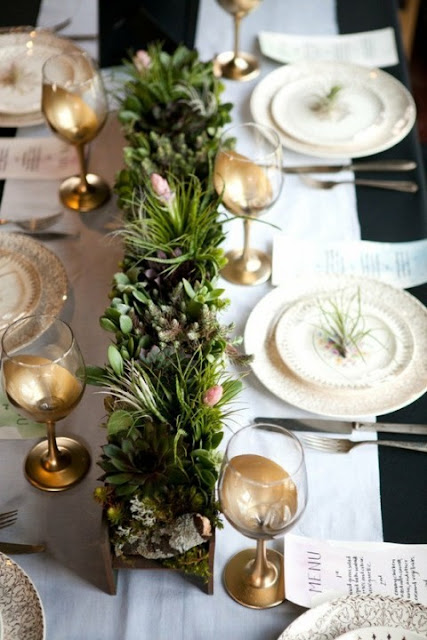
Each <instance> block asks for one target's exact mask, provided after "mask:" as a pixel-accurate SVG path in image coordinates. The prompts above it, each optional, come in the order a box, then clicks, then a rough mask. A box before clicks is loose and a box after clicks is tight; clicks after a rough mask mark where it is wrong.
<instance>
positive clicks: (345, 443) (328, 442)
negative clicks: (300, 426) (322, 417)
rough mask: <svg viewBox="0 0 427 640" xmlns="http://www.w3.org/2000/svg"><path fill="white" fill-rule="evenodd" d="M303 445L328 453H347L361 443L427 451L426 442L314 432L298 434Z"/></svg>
mask: <svg viewBox="0 0 427 640" xmlns="http://www.w3.org/2000/svg"><path fill="white" fill-rule="evenodd" d="M298 437H299V438H300V440H301V442H302V443H303V445H305V446H307V447H309V448H310V449H317V450H318V451H324V452H329V453H348V452H349V451H351V449H353V448H354V447H358V446H360V445H362V444H374V445H376V446H379V447H395V448H396V449H410V450H411V451H423V452H424V453H427V442H406V441H402V440H359V441H353V440H348V439H346V438H325V437H324V436H319V435H314V434H311V433H310V434H304V435H300V436H298Z"/></svg>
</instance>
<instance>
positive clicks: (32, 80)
mask: <svg viewBox="0 0 427 640" xmlns="http://www.w3.org/2000/svg"><path fill="white" fill-rule="evenodd" d="M78 51H81V49H80V47H78V46H77V45H75V44H74V43H73V42H72V41H71V40H67V39H66V38H60V37H59V36H57V35H55V34H54V33H52V32H50V31H44V30H42V29H34V28H32V27H22V28H12V29H2V30H0V126H2V127H13V126H30V125H34V124H39V123H41V122H43V115H42V113H41V88H42V67H43V64H44V63H45V62H46V60H47V59H48V58H50V57H51V56H54V55H58V54H60V53H66V52H68V53H76V52H78Z"/></svg>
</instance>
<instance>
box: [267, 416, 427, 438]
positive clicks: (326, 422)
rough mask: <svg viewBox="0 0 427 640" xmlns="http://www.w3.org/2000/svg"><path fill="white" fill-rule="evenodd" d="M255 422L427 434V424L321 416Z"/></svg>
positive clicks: (336, 430)
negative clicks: (355, 420) (360, 420)
mask: <svg viewBox="0 0 427 640" xmlns="http://www.w3.org/2000/svg"><path fill="white" fill-rule="evenodd" d="M255 422H266V423H269V424H278V425H280V426H282V427H285V428H286V429H290V430H292V431H324V432H327V433H353V432H355V431H360V432H362V433H363V432H366V431H370V432H376V433H400V434H402V433H409V434H413V435H424V436H427V425H425V424H405V423H402V424H400V423H396V422H352V421H345V420H332V419H319V418H255Z"/></svg>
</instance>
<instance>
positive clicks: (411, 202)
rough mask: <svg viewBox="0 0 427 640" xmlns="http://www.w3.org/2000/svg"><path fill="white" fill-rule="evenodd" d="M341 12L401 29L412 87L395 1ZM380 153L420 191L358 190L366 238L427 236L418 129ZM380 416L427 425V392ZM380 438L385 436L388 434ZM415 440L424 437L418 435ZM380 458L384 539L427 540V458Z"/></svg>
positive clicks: (397, 72) (422, 289) (347, 23)
mask: <svg viewBox="0 0 427 640" xmlns="http://www.w3.org/2000/svg"><path fill="white" fill-rule="evenodd" d="M337 10H338V23H339V28H340V32H341V33H352V32H357V31H369V30H371V29H380V28H382V27H388V26H392V27H394V28H395V32H396V36H397V41H398V47H399V57H400V60H401V63H400V64H398V65H396V66H394V67H391V68H388V69H387V71H388V72H389V73H391V74H392V75H393V76H395V77H396V78H397V79H398V80H400V81H401V82H403V83H404V84H405V85H406V86H410V81H409V76H408V69H407V65H406V62H405V57H404V53H403V48H402V43H401V40H400V37H399V33H400V32H399V25H398V13H397V5H396V4H395V2H394V0H368V1H360V2H354V0H337ZM379 156H381V157H383V158H411V159H413V160H416V161H417V162H418V170H417V174H416V180H417V182H418V184H419V185H420V190H419V192H418V193H417V194H403V193H394V192H386V191H384V192H380V191H375V189H371V190H369V189H358V190H357V208H358V214H359V220H360V225H361V230H362V238H363V239H364V240H375V241H380V242H381V241H382V242H404V241H410V240H418V239H421V238H425V237H427V192H426V184H425V173H424V171H425V169H424V167H423V160H422V153H421V146H420V143H419V138H418V134H417V130H416V128H415V129H414V130H413V131H412V132H411V133H410V134H409V135H408V136H407V137H406V138H405V139H404V140H402V142H400V143H399V144H398V145H396V146H395V147H393V148H392V149H389V150H388V151H385V152H383V153H381V154H379ZM403 177H404V176H402V178H403ZM410 293H412V294H413V295H414V296H416V297H417V298H418V299H419V300H421V301H422V302H423V304H425V305H427V285H422V286H419V287H415V288H413V289H411V290H410ZM426 331H427V326H426ZM426 361H427V353H426ZM378 419H379V420H388V421H390V422H399V423H404V422H415V423H424V424H426V423H427V394H424V396H423V397H422V398H420V399H419V400H417V401H416V402H413V403H412V404H410V405H409V406H407V407H405V408H403V409H400V410H399V411H395V412H393V413H391V414H389V415H386V416H379V418H378ZM379 437H380V438H381V437H382V438H383V439H385V438H386V437H388V435H380V436H379ZM405 437H406V436H405ZM408 439H410V438H409V437H408ZM412 439H414V440H415V439H421V438H420V437H419V436H417V437H415V436H413V437H412ZM379 461H380V482H381V504H382V515H383V531H384V540H386V541H390V542H402V543H427V499H426V498H427V456H426V455H425V454H423V453H412V454H411V452H406V451H398V450H393V449H386V448H385V447H383V448H380V449H379ZM361 517H363V505H361Z"/></svg>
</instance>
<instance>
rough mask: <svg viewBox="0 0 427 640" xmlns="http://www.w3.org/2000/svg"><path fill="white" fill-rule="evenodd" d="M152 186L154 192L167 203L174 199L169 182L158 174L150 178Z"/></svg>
mask: <svg viewBox="0 0 427 640" xmlns="http://www.w3.org/2000/svg"><path fill="white" fill-rule="evenodd" d="M150 180H151V186H152V187H153V189H154V192H155V193H156V194H157V195H158V196H159V198H162V199H163V200H165V201H166V202H168V201H169V200H170V199H171V198H172V191H171V190H170V188H169V184H168V181H167V180H165V178H162V176H160V175H159V174H158V173H152V174H151V176H150Z"/></svg>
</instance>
